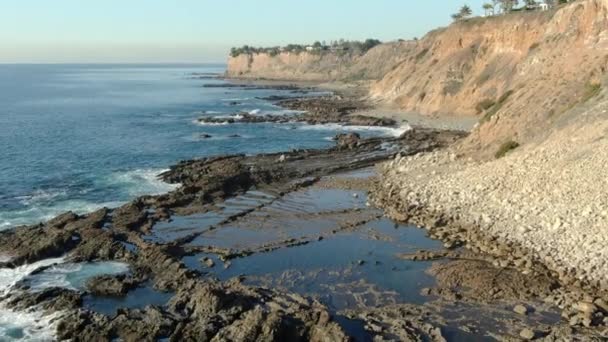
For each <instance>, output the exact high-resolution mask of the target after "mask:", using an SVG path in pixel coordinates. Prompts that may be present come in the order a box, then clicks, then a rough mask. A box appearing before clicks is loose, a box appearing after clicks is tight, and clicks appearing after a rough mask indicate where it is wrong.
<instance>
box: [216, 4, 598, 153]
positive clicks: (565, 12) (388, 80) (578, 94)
mask: <svg viewBox="0 0 608 342" xmlns="http://www.w3.org/2000/svg"><path fill="white" fill-rule="evenodd" d="M607 17H608V0H582V1H577V2H574V3H572V4H569V5H565V6H561V7H559V8H556V9H553V10H549V11H545V12H542V11H536V12H525V13H522V12H518V13H514V14H510V15H504V16H497V17H490V18H473V19H470V20H466V21H461V22H457V23H454V24H452V25H450V26H449V27H447V28H442V29H438V30H435V31H432V32H430V33H428V34H427V35H426V36H425V37H423V38H422V39H420V40H418V41H414V42H395V43H389V44H382V45H379V46H377V47H376V48H374V49H372V50H370V51H368V52H367V53H366V54H365V55H363V56H345V57H338V56H336V55H334V54H327V55H323V56H319V55H314V54H309V53H302V54H288V53H283V54H280V55H278V56H275V57H271V56H269V55H266V54H256V55H241V56H239V57H237V58H230V60H229V63H228V73H227V74H228V75H229V76H232V77H243V78H267V79H286V80H311V81H331V80H342V81H353V80H372V81H373V84H372V86H371V88H370V99H371V100H373V101H376V102H378V103H381V104H389V105H391V106H396V107H398V108H400V109H402V110H404V111H411V112H418V113H422V114H433V115H440V116H475V117H477V118H478V119H479V121H480V125H479V127H477V128H476V129H475V130H474V131H473V134H472V135H471V137H470V138H469V139H467V141H466V142H465V143H464V144H463V147H464V148H465V149H466V150H468V151H469V152H470V151H478V150H480V148H481V150H482V151H484V152H487V153H485V155H490V154H491V152H492V151H494V150H495V149H496V146H497V145H498V144H500V143H502V142H504V141H505V140H509V139H512V140H516V141H519V142H521V143H525V142H527V141H530V140H531V139H532V138H533V137H536V136H537V135H538V134H542V133H544V132H545V131H547V128H550V127H554V126H556V124H558V123H559V122H560V121H564V120H567V118H569V115H568V113H569V111H570V109H572V108H573V107H575V106H576V105H577V104H580V103H582V102H585V101H586V100H587V99H588V98H590V97H593V96H595V95H596V94H597V93H598V91H599V89H600V88H601V85H600V83H601V79H602V77H603V75H604V73H605V71H606V68H607V67H608V34H607V31H606V28H608V19H607Z"/></svg>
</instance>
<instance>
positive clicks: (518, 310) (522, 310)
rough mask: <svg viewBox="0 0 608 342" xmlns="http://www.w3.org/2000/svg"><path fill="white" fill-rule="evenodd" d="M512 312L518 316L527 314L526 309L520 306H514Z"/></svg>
mask: <svg viewBox="0 0 608 342" xmlns="http://www.w3.org/2000/svg"><path fill="white" fill-rule="evenodd" d="M513 311H514V312H516V313H518V314H520V315H526V314H528V308H526V307H525V306H523V305H521V304H518V305H515V307H514V308H513Z"/></svg>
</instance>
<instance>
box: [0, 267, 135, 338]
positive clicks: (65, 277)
mask: <svg viewBox="0 0 608 342" xmlns="http://www.w3.org/2000/svg"><path fill="white" fill-rule="evenodd" d="M64 262H65V258H51V259H45V260H40V261H38V262H35V263H31V264H28V265H23V266H19V267H16V268H14V269H9V268H2V269H0V296H4V295H6V294H8V293H9V292H10V291H12V290H13V289H14V288H15V285H17V284H18V283H19V282H21V281H26V282H27V284H28V285H29V291H34V292H35V291H40V290H42V289H45V288H50V287H64V288H68V289H73V290H82V289H83V288H84V284H85V283H86V280H88V279H90V278H91V277H94V276H97V275H101V274H123V273H126V272H128V271H129V266H128V265H127V264H125V263H120V262H97V263H78V264H76V263H64ZM43 268H44V270H42V271H40V270H41V269H43ZM62 315H63V313H62V312H56V313H53V314H50V315H46V314H44V310H42V309H41V308H32V309H30V310H27V311H14V310H11V309H8V308H6V307H5V306H4V305H2V304H1V303H0V341H24V340H25V341H53V340H55V336H54V335H55V328H56V326H55V325H56V323H57V322H58V321H59V319H60V318H61V317H62Z"/></svg>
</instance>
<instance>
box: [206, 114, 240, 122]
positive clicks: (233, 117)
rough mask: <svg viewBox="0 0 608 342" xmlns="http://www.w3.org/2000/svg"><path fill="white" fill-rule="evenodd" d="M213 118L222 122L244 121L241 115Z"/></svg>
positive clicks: (216, 116)
mask: <svg viewBox="0 0 608 342" xmlns="http://www.w3.org/2000/svg"><path fill="white" fill-rule="evenodd" d="M213 118H214V119H216V120H222V119H224V120H230V119H233V120H237V121H238V120H242V119H243V116H242V115H240V114H236V115H214V116H213Z"/></svg>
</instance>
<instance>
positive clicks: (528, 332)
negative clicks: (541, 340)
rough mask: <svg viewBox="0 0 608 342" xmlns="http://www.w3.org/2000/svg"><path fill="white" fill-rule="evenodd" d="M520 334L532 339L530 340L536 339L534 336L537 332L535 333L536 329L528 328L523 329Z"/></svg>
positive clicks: (524, 337)
mask: <svg viewBox="0 0 608 342" xmlns="http://www.w3.org/2000/svg"><path fill="white" fill-rule="evenodd" d="M519 336H520V337H521V338H523V339H524V340H528V341H530V340H533V339H534V337H535V336H536V334H535V333H534V331H533V330H531V329H528V328H526V329H524V330H522V331H521V332H520V333H519Z"/></svg>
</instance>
